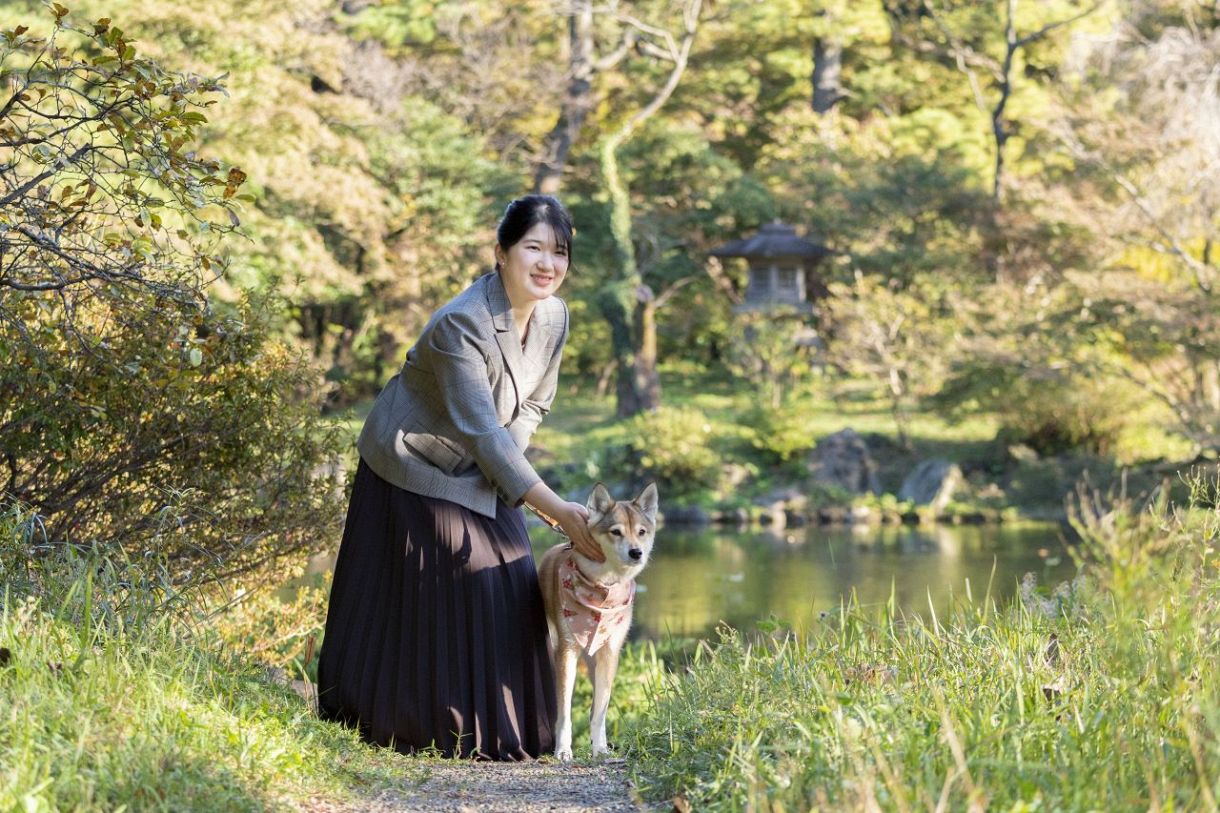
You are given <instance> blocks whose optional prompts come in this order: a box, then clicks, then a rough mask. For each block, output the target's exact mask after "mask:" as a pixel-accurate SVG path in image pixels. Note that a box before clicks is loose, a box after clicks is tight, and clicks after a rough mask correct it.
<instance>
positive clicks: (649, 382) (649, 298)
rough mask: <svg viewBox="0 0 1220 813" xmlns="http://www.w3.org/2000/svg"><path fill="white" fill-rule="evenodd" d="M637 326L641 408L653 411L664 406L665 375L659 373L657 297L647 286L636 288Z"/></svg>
mask: <svg viewBox="0 0 1220 813" xmlns="http://www.w3.org/2000/svg"><path fill="white" fill-rule="evenodd" d="M635 326H636V337H635V346H636V353H635V370H634V373H635V392H636V396H637V398H638V403H637V405H638V407H639V409H638V410H637V411H639V412H644V411H648V412H651V411H653V410H655V409H657V408H658V407H659V406H661V377H660V375H658V374H657V300H656V297H655V296H653V294H652V289H651V288H649V287H648V286H647V285H641V286H640V287H639V288H637V289H636V300H635Z"/></svg>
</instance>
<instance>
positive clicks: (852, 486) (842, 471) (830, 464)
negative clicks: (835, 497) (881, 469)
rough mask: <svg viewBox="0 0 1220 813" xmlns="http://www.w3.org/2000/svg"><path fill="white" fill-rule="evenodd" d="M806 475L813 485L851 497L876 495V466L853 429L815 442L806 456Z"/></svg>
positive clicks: (877, 486) (865, 446)
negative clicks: (844, 493)
mask: <svg viewBox="0 0 1220 813" xmlns="http://www.w3.org/2000/svg"><path fill="white" fill-rule="evenodd" d="M809 476H810V479H811V480H812V481H813V482H814V483H819V484H824V485H831V486H837V487H839V488H842V489H844V490H846V491H848V492H850V493H852V494H863V493H865V492H872V493H873V494H880V493H881V487H880V484H879V483H878V481H877V464H876V463H874V462H873V458H872V456H871V455H870V454H869V451H868V444H867V443H865V442H864V438H862V437H860V435H858V434H857V433H856V431H855V430H854V429H843V430H841V431H838V432H835V433H834V434H833V435H827V436H826V437H824V438H822V439H821V440H820V441H818V445H817V448H815V449H814V450H813V452H811V453H810V455H809Z"/></svg>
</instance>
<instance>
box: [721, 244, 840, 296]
mask: <svg viewBox="0 0 1220 813" xmlns="http://www.w3.org/2000/svg"><path fill="white" fill-rule="evenodd" d="M832 253H833V252H832V251H831V250H830V249H828V248H826V247H825V246H823V245H820V244H818V243H814V242H812V241H810V240H806V239H805V238H803V237H798V236H797V234H796V229H795V228H793V227H792V226H789V225H787V224H786V223H780V222H779V221H775V222H774V223H768V224H767V225H765V226H763V227H762V228H761V229H759V230H758V234H755V235H754V236H752V237H745V238H742V239H741V240H733V241H732V242H729V243H725V244H724V245H723V246H720V248H717V249H714V250H713V251H712V252H711V254H712V256H713V257H744V258H745V259H746V261H747V262H748V263H749V265H750V278H749V283H748V284H747V285H746V291H745V296H744V298H743V300H742V301H741V302H740V303H739V304H738V305H737V306H736V307H735V308H734V310H736V311H738V312H740V311H755V310H769V309H771V308H774V307H777V306H781V305H787V306H793V307H795V308H797V309H798V310H802V311H811V310H812V309H813V304H814V303H815V302H817V301H818V300H819V299H822V298H823V297H825V296H826V294H827V291H826V285H825V283H824V282H823V280H822V277H821V275H820V274H818V272H817V271H816V267H817V266H818V264H819V263H820V262H821V261H822V259H823V258H824V257H826V256H828V255H830V254H832Z"/></svg>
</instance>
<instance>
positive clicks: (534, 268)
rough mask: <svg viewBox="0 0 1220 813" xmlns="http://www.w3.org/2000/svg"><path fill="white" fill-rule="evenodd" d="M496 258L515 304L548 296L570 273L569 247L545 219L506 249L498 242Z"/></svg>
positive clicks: (506, 287) (505, 286)
mask: <svg viewBox="0 0 1220 813" xmlns="http://www.w3.org/2000/svg"><path fill="white" fill-rule="evenodd" d="M496 261H497V262H498V263H499V264H500V278H501V279H502V280H504V290H506V291H507V292H508V300H509V301H510V302H511V303H512V304H513V307H521V306H522V305H526V304H529V303H530V302H538V301H541V300H543V299H546V298H547V297H548V296H550V295H551V294H553V293H555V292H556V291H558V290H559V285H560V284H561V283H562V282H563V278H564V276H566V275H567V273H568V250H567V249H566V248H565V247H563V246H561V245H558V244H557V243H556V242H555V233H554V231H553V230H552V229H551V227H550V226H549V225H547V224H546V223H537V224H535V225H534V227H533V228H532V229H530V230H529V231H527V232H526V233H525V235H524V236H523V237H522V238H521V239H520V240H518V241H517V242H516V243H515V244H513V246H512V247H511V248H508V249H507V250H506V249H504V248H502V247H500V246H496Z"/></svg>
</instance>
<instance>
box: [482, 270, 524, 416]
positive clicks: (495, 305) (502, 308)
mask: <svg viewBox="0 0 1220 813" xmlns="http://www.w3.org/2000/svg"><path fill="white" fill-rule="evenodd" d="M487 307H488V309H489V310H490V311H491V321H492V324H493V325H494V326H495V329H496V343H497V344H499V345H500V353H501V354H502V355H503V356H504V369H505V371H506V372H507V373H508V377H509V379H510V380H511V381H512V382H513V398H514V399H515V404H514V406H513V416H512V419H513V420H516V419H517V414H518V413H519V412H520V411H521V401H522V400H523V399H524V398H525V393H524V392H522V390H523V389H524V386H523V382H522V380H521V376H522V374H523V372H524V370H525V358H524V356H523V355H522V353H521V339H520V338H519V337H518V336H517V326H516V325H515V324H513V308H512V303H511V302H509V301H508V292H507V291H505V290H504V283H503V282H502V281H501V280H500V275H499V273H496V272H493V273H491V274H490V275H489V279H488V280H487Z"/></svg>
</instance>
